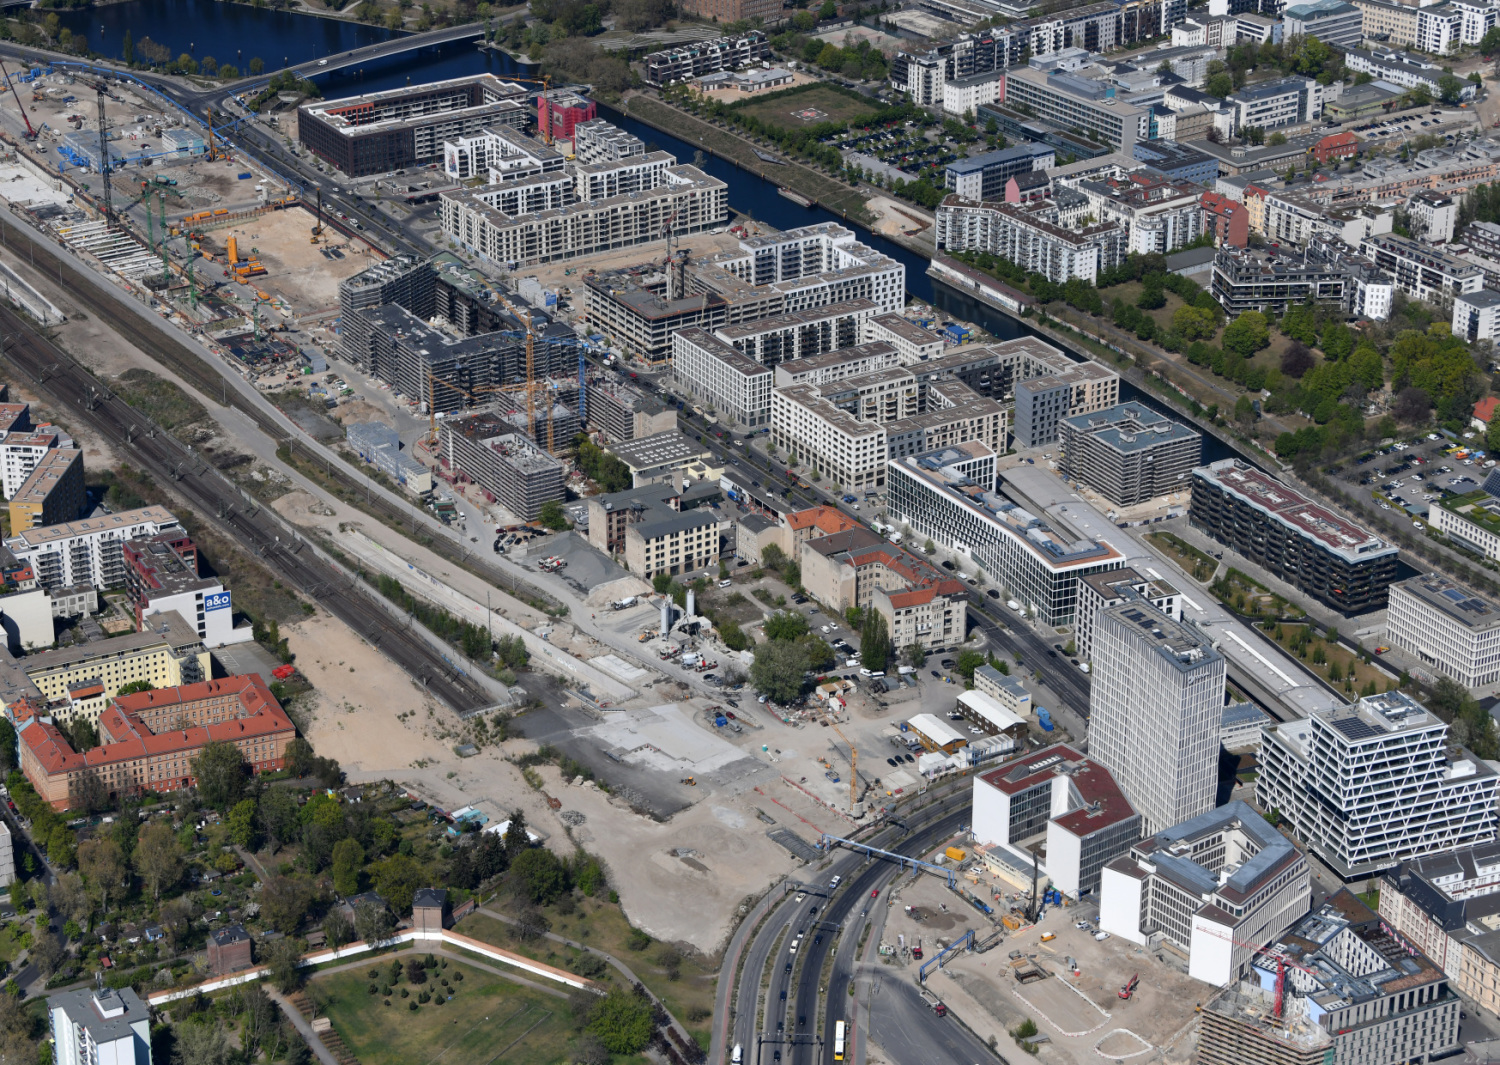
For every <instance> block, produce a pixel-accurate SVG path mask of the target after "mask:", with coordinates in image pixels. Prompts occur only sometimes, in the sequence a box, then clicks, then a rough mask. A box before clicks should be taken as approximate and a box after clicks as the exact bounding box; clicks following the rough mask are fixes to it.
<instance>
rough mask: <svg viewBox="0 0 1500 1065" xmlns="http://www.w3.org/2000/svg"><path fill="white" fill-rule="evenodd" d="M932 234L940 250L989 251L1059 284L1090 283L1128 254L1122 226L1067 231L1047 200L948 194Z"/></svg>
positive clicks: (939, 206) (1053, 205)
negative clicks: (1014, 200)
mask: <svg viewBox="0 0 1500 1065" xmlns="http://www.w3.org/2000/svg"><path fill="white" fill-rule="evenodd" d="M1200 214H1201V212H1200ZM935 232H936V240H937V247H938V249H939V250H940V251H951V252H960V251H984V252H989V253H990V254H991V255H998V256H1000V257H1001V258H1003V259H1009V260H1010V261H1011V262H1013V263H1016V264H1017V265H1018V266H1020V267H1021V268H1022V269H1023V270H1025V271H1026V272H1027V273H1036V274H1041V275H1042V276H1043V277H1045V278H1047V280H1049V281H1054V282H1057V283H1059V284H1061V283H1063V282H1065V281H1068V280H1070V279H1072V278H1075V277H1076V278H1081V279H1082V280H1084V281H1087V282H1088V283H1089V284H1093V283H1094V282H1095V281H1096V280H1097V279H1098V276H1099V272H1100V271H1101V270H1107V269H1109V268H1110V267H1112V266H1115V265H1117V264H1118V263H1120V262H1122V261H1123V260H1124V258H1125V255H1126V252H1127V243H1126V241H1127V233H1126V231H1125V230H1124V229H1123V228H1122V227H1120V226H1118V225H1114V224H1101V225H1092V226H1088V227H1086V228H1084V229H1081V230H1074V229H1067V228H1065V227H1063V226H1061V225H1059V224H1058V216H1057V205H1056V204H1055V203H1053V202H1052V201H1050V200H1043V201H1040V202H1038V203H1033V204H1025V205H1021V204H1011V203H996V202H990V201H985V202H979V201H975V200H965V199H962V198H960V197H958V196H949V197H947V198H946V199H944V200H943V202H942V203H941V204H939V205H938V209H937V224H936V226H935Z"/></svg>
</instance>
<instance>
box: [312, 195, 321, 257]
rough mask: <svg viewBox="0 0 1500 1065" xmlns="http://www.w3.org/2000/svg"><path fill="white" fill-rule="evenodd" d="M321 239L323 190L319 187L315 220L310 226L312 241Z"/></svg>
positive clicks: (314, 242)
mask: <svg viewBox="0 0 1500 1065" xmlns="http://www.w3.org/2000/svg"><path fill="white" fill-rule="evenodd" d="M321 239H323V190H322V189H321V188H319V189H318V213H317V222H315V223H314V224H313V227H312V243H313V244H316V243H317V242H318V241H320V240H321Z"/></svg>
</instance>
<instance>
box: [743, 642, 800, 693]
mask: <svg viewBox="0 0 1500 1065" xmlns="http://www.w3.org/2000/svg"><path fill="white" fill-rule="evenodd" d="M807 669H808V664H807V652H806V650H804V649H803V648H802V646H801V645H799V644H797V643H795V642H792V641H788V640H768V641H766V642H765V643H763V644H761V645H760V646H759V647H757V648H756V649H755V661H754V662H753V663H751V665H750V683H751V684H753V685H754V686H755V689H756V690H757V691H759V692H760V693H761V694H762V695H764V696H766V697H767V698H768V699H770V700H771V701H772V702H776V703H789V702H791V701H792V700H793V699H795V698H797V696H799V695H801V694H802V688H803V685H804V684H805V683H806V674H807Z"/></svg>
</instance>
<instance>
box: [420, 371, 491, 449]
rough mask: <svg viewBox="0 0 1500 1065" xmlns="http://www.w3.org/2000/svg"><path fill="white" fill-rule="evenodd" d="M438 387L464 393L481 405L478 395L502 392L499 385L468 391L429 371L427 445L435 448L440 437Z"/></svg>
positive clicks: (483, 386) (481, 386)
mask: <svg viewBox="0 0 1500 1065" xmlns="http://www.w3.org/2000/svg"><path fill="white" fill-rule="evenodd" d="M438 385H442V386H443V387H444V388H451V389H453V390H454V391H455V392H462V393H463V394H464V395H466V396H468V397H469V399H471V400H472V401H474V402H475V403H481V402H483V400H482V399H481V398H480V397H479V395H478V393H480V392H498V391H500V386H499V385H480V386H479V387H478V388H475V389H468V388H465V387H464V386H463V385H460V384H454V383H453V382H452V381H449V380H446V379H444V378H442V377H439V376H437V375H436V374H434V373H433V372H432V371H431V370H430V369H429V370H428V371H427V443H428V446H429V447H435V446H436V445H437V438H438V435H437V402H436V400H437V386H438Z"/></svg>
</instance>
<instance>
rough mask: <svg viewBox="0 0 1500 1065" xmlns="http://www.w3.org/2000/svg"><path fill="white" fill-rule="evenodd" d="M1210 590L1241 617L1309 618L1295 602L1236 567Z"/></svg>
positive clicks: (1231, 568)
mask: <svg viewBox="0 0 1500 1065" xmlns="http://www.w3.org/2000/svg"><path fill="white" fill-rule="evenodd" d="M1211 590H1212V591H1213V593H1214V594H1215V595H1217V596H1218V597H1219V598H1220V599H1222V600H1224V601H1225V602H1226V603H1228V604H1229V605H1230V606H1232V607H1234V608H1235V609H1236V610H1238V611H1239V612H1240V613H1241V614H1250V615H1257V614H1265V615H1266V616H1268V617H1273V618H1283V617H1288V616H1290V617H1294V618H1304V617H1306V616H1307V611H1306V610H1303V609H1302V608H1301V607H1300V606H1298V605H1297V604H1296V603H1293V602H1290V601H1289V600H1287V599H1286V598H1284V597H1283V596H1280V595H1277V594H1276V593H1275V592H1273V591H1271V589H1269V588H1267V587H1266V586H1265V585H1264V584H1262V583H1260V581H1258V580H1256V579H1255V578H1254V577H1252V576H1250V575H1249V574H1248V573H1245V572H1244V571H1243V570H1238V569H1235V568H1234V567H1233V566H1231V567H1230V568H1229V569H1228V570H1226V571H1225V573H1224V576H1223V577H1221V578H1220V579H1219V580H1218V581H1215V582H1214V586H1213V588H1212V589H1211Z"/></svg>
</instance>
